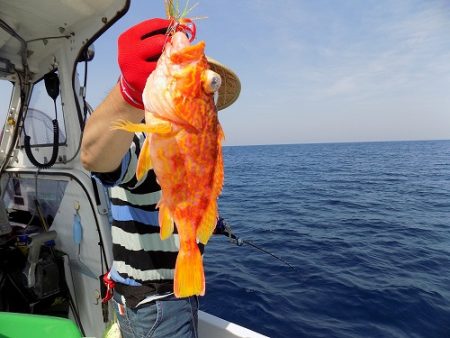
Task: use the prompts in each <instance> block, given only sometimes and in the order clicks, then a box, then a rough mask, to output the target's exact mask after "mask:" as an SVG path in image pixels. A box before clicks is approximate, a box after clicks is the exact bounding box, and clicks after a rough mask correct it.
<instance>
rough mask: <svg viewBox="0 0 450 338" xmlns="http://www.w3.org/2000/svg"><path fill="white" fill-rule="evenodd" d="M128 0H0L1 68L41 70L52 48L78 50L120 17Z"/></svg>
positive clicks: (46, 68)
mask: <svg viewBox="0 0 450 338" xmlns="http://www.w3.org/2000/svg"><path fill="white" fill-rule="evenodd" d="M128 7H129V1H127V0H95V1H91V0H77V1H70V0H39V1H35V0H0V27H1V28H3V29H0V61H1V62H0V72H1V73H3V74H2V75H3V76H4V75H5V74H4V73H8V72H9V71H11V67H14V68H15V69H16V70H23V66H24V63H27V64H28V67H29V69H30V71H31V72H32V73H36V74H40V75H41V74H43V73H46V72H48V71H49V70H51V69H52V68H53V67H54V65H53V63H54V57H53V55H54V54H55V52H56V51H57V50H58V49H60V48H64V49H66V48H67V49H68V51H72V52H75V55H77V56H78V54H79V53H80V52H81V50H82V49H83V47H85V46H87V45H89V44H91V42H92V41H93V40H95V38H96V37H98V36H99V35H100V34H101V33H102V32H103V31H105V30H106V29H107V28H108V27H109V26H110V25H112V24H113V23H114V22H115V21H116V20H117V19H118V18H120V17H121V16H122V15H123V14H124V13H125V12H126V11H127V10H128Z"/></svg>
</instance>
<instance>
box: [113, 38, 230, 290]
mask: <svg viewBox="0 0 450 338" xmlns="http://www.w3.org/2000/svg"><path fill="white" fill-rule="evenodd" d="M204 50H205V43H204V42H203V41H201V42H199V43H197V44H196V45H191V43H190V41H189V39H188V38H187V37H186V34H185V33H183V32H176V33H174V34H173V35H172V37H171V38H170V40H169V41H168V42H167V44H166V46H165V48H164V51H163V54H162V55H161V57H160V59H159V61H158V64H157V67H156V69H155V70H154V71H153V72H152V74H151V75H150V76H149V78H148V80H147V84H146V87H145V89H144V93H143V102H144V106H145V124H133V123H130V122H126V121H119V122H118V123H117V124H116V126H115V128H119V129H123V130H127V131H130V132H137V131H142V132H145V133H146V135H147V138H146V140H145V143H144V145H143V147H142V149H141V153H140V156H139V159H138V164H137V169H136V176H137V178H138V179H140V178H142V177H143V176H144V174H145V173H146V172H147V171H148V170H149V169H151V168H153V169H154V171H155V174H156V176H157V179H158V182H159V184H160V186H161V189H162V197H161V200H160V201H159V224H160V227H161V232H160V234H161V238H162V239H165V238H167V237H169V236H170V235H171V234H172V232H173V229H174V225H176V227H177V231H178V235H179V239H180V249H179V252H178V256H177V261H176V267H175V276H174V293H175V295H176V296H177V297H187V296H191V295H203V294H204V293H205V277H204V270H203V261H202V256H201V253H200V250H199V248H198V244H197V242H198V241H200V242H201V243H203V244H206V243H207V242H208V240H209V238H210V237H211V235H212V233H213V230H214V228H215V225H216V220H217V216H218V207H217V199H218V196H219V194H220V193H221V190H222V186H223V179H224V172H223V160H222V140H223V137H224V135H223V131H222V128H221V126H220V123H219V120H218V116H217V109H216V106H215V104H214V98H213V96H214V92H215V91H217V90H218V88H219V87H220V83H221V79H220V76H219V75H218V74H217V73H215V72H213V71H212V70H210V69H209V66H208V61H207V58H206V56H205V51H204Z"/></svg>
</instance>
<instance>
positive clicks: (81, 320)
mask: <svg viewBox="0 0 450 338" xmlns="http://www.w3.org/2000/svg"><path fill="white" fill-rule="evenodd" d="M129 6H130V1H127V0H96V1H66V0H41V1H39V2H36V1H33V0H0V79H1V80H2V81H0V83H1V87H0V88H1V90H2V93H1V95H2V97H3V98H5V97H7V96H8V95H10V101H9V107H8V109H7V111H5V112H2V113H4V117H3V121H4V125H3V128H2V132H1V142H0V191H1V197H2V198H1V199H0V258H1V259H0V291H1V293H0V336H7V337H24V336H30V337H41V336H42V337H44V336H46V337H53V336H54V337H57V336H60V337H72V334H73V337H79V336H84V337H102V335H103V333H104V332H105V329H106V328H107V327H108V326H109V325H111V323H112V322H113V319H114V316H113V309H112V306H111V305H110V304H109V303H108V302H107V303H102V301H101V300H102V294H103V291H102V285H103V284H102V282H101V280H100V277H99V276H101V275H103V274H104V273H105V272H107V271H108V267H110V264H111V260H112V254H111V250H112V247H111V242H110V236H111V233H110V221H111V216H110V208H109V202H108V198H107V191H106V190H105V188H104V187H103V186H102V185H101V184H100V183H99V182H97V181H96V180H94V179H92V178H91V175H90V173H89V172H87V171H86V170H85V169H84V168H83V167H82V165H81V163H80V159H79V156H80V144H81V142H80V141H81V138H82V135H83V127H84V124H85V121H86V119H87V118H88V117H89V114H90V113H91V112H92V108H91V106H90V105H89V103H88V102H87V100H86V81H85V79H86V76H85V75H86V72H87V68H88V67H87V64H88V63H89V62H90V61H91V60H92V59H93V58H94V57H95V50H94V48H93V43H94V41H95V40H96V39H98V38H99V37H100V36H101V35H102V34H103V33H105V31H107V30H108V29H109V28H110V27H111V26H112V25H114V24H115V23H116V22H117V21H118V20H119V19H120V18H121V17H122V16H124V15H125V14H126V13H127V11H128V9H129ZM249 315H250V314H249ZM7 323H9V324H8V325H7ZM52 328H53V329H54V330H56V331H51V329H52ZM63 328H64V330H66V331H58V330H63ZM27 330H28V331H27ZM71 330H72V331H71ZM24 332H29V334H26V333H24ZM48 332H60V333H59V334H57V333H55V334H53V335H52V334H48ZM62 332H66V333H64V334H63V333H62ZM69 332H72V333H69ZM199 336H200V337H218V338H221V337H223V338H227V337H264V336H263V335H261V334H259V333H257V332H254V331H252V330H249V329H246V328H245V327H243V326H240V325H237V324H234V323H230V322H228V321H226V320H223V319H221V318H218V317H216V316H213V315H211V314H209V313H205V312H202V311H200V312H199Z"/></svg>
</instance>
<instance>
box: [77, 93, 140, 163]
mask: <svg viewBox="0 0 450 338" xmlns="http://www.w3.org/2000/svg"><path fill="white" fill-rule="evenodd" d="M143 118H144V111H143V110H141V109H138V108H135V107H133V106H131V105H130V104H128V103H127V102H126V101H125V100H124V99H123V97H122V95H121V91H120V87H119V84H116V85H115V87H114V88H113V89H112V90H111V92H110V93H109V94H108V96H107V97H106V98H105V100H104V101H103V102H102V103H101V104H100V105H99V106H98V107H97V109H95V111H94V112H93V113H92V115H91V117H90V118H89V119H88V120H87V123H86V126H85V128H84V135H83V140H82V143H81V163H82V165H83V167H84V168H85V169H87V170H89V171H95V172H111V171H114V170H115V169H117V168H118V167H119V165H120V163H121V161H122V158H123V157H124V155H125V153H126V152H127V151H128V149H129V147H130V144H131V141H132V140H133V136H134V134H133V133H129V132H125V131H123V130H113V129H112V128H111V123H113V122H115V121H117V120H120V119H122V120H127V121H130V122H134V123H138V122H140V121H142V120H143Z"/></svg>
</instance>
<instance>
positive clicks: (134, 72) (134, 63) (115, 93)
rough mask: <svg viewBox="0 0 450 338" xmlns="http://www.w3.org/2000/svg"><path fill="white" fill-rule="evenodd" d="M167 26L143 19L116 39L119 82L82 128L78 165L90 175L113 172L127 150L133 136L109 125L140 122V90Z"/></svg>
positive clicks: (161, 46)
mask: <svg viewBox="0 0 450 338" xmlns="http://www.w3.org/2000/svg"><path fill="white" fill-rule="evenodd" d="M169 24H170V21H169V20H165V19H159V18H155V19H150V20H145V21H143V22H141V23H139V24H137V25H135V26H133V27H131V28H129V29H128V30H126V31H125V32H124V33H122V34H121V35H120V37H119V39H118V63H119V67H120V70H121V76H120V79H119V82H118V83H117V84H116V86H115V87H114V88H113V90H112V91H111V92H110V93H109V95H108V96H107V97H106V99H105V100H104V101H103V102H102V103H101V104H100V106H99V107H98V108H97V109H96V110H95V111H94V112H93V113H92V115H91V117H90V118H89V120H88V121H87V123H86V126H85V129H84V136H83V141H82V144H81V163H82V165H83V167H84V168H85V169H87V170H89V171H94V172H103V173H104V172H111V171H114V170H115V169H117V168H118V167H119V165H120V163H121V160H122V158H123V157H124V155H125V153H126V152H127V150H128V149H129V147H130V144H131V141H132V139H133V135H134V134H133V133H129V132H125V131H122V130H112V128H111V123H115V122H117V121H118V120H125V121H129V122H131V123H138V122H141V121H142V120H143V119H144V111H143V107H144V106H143V104H142V91H143V90H144V86H145V82H146V80H147V77H148V76H149V75H150V73H151V72H152V71H153V70H154V69H155V67H156V62H157V60H158V58H159V56H160V55H161V53H162V49H163V47H164V44H165V42H166V35H165V32H166V30H167V28H168V26H169Z"/></svg>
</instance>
